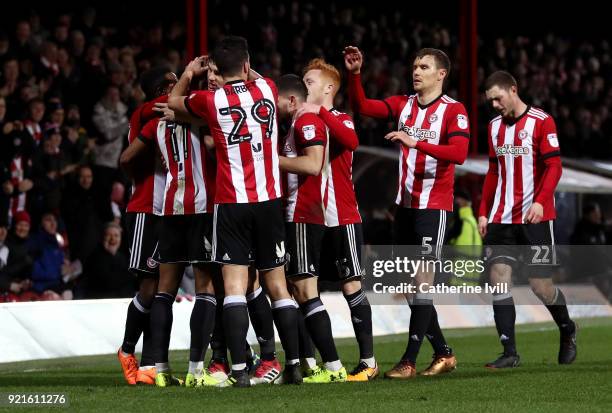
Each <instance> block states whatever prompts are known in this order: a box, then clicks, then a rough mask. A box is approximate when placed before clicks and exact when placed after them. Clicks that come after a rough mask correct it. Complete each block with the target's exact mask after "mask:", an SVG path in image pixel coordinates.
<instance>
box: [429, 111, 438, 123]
mask: <svg viewBox="0 0 612 413" xmlns="http://www.w3.org/2000/svg"><path fill="white" fill-rule="evenodd" d="M437 120H438V115H436V114H435V113H432V114H431V115H429V123H435V122H436V121H437Z"/></svg>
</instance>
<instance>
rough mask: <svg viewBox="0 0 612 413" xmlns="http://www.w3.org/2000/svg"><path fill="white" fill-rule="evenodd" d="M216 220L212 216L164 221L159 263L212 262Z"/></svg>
mask: <svg viewBox="0 0 612 413" xmlns="http://www.w3.org/2000/svg"><path fill="white" fill-rule="evenodd" d="M212 219H213V217H212V214H191V215H165V216H163V217H161V220H160V221H161V222H160V226H159V248H158V254H157V260H158V261H159V262H160V263H162V264H174V263H185V264H198V263H206V262H210V261H211V251H212V241H211V240H212Z"/></svg>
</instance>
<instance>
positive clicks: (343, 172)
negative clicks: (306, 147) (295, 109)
mask: <svg viewBox="0 0 612 413" xmlns="http://www.w3.org/2000/svg"><path fill="white" fill-rule="evenodd" d="M320 116H321V117H322V118H323V120H325V123H326V125H328V126H332V127H330V135H331V138H330V140H329V156H328V157H327V164H326V170H327V171H326V174H327V190H326V192H325V222H326V225H327V226H328V227H336V226H339V225H349V224H356V223H360V222H361V215H360V214H359V207H358V206H357V197H356V196H355V188H354V186H353V151H354V149H355V148H356V147H357V146H358V145H359V140H358V138H357V135H356V134H355V125H354V123H353V118H351V117H350V116H349V115H347V114H346V113H343V112H340V111H338V110H336V109H333V108H332V109H331V110H329V111H327V110H325V109H324V108H321V112H320ZM328 117H329V118H328ZM334 118H335V119H334ZM334 121H336V122H335V123H336V124H338V123H340V125H339V126H338V127H333V124H332V122H334ZM347 145H348V146H347Z"/></svg>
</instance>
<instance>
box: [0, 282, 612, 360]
mask: <svg viewBox="0 0 612 413" xmlns="http://www.w3.org/2000/svg"><path fill="white" fill-rule="evenodd" d="M562 290H563V292H564V294H565V296H566V298H567V301H568V304H569V312H570V315H571V316H572V317H575V318H585V317H611V316H612V307H611V306H610V305H609V304H608V302H607V301H606V299H605V298H604V297H603V296H601V294H600V293H599V292H598V291H597V289H596V288H595V287H593V286H583V285H571V286H563V287H562ZM513 294H514V296H515V297H520V296H524V297H523V298H524V299H525V301H521V302H532V303H533V304H528V305H520V306H517V314H516V320H517V323H518V324H524V323H534V322H542V321H550V315H549V313H548V311H547V309H546V308H545V307H544V306H542V305H538V304H537V299H535V297H533V294H532V293H531V291H530V290H529V288H528V287H515V288H514V289H513ZM594 296H598V297H600V299H599V300H598V302H596V303H593V300H592V297H594ZM526 297H527V298H526ZM581 297H589V303H590V304H587V305H585V304H575V303H580V302H584V301H582V300H581ZM321 298H322V300H323V302H324V303H325V306H326V307H327V310H328V312H329V315H330V318H331V322H332V329H333V331H334V336H335V337H352V336H353V327H352V324H351V319H350V313H349V309H348V306H347V305H346V301H345V299H344V297H343V296H342V294H340V293H323V294H322V295H321ZM372 298H373V297H372ZM527 300H530V301H527ZM371 301H372V300H371ZM129 302H130V300H129V299H112V300H81V301H45V302H28V303H2V304H0V325H1V326H2V334H0V349H2V351H1V352H0V363H5V362H14V361H24V360H36V359H49V358H56V357H71V356H84V355H96V354H110V353H114V352H116V351H117V349H118V348H119V346H120V344H121V342H122V340H123V330H124V323H125V316H126V309H127V306H128V304H129ZM446 302H448V301H446ZM398 303H399V302H398ZM572 303H574V304H572ZM192 306H193V303H192V302H189V301H186V300H184V301H182V302H180V303H175V305H174V325H173V328H172V339H171V341H170V348H171V349H173V350H179V349H188V348H189V339H190V332H189V316H190V314H191V309H192ZM437 309H438V316H439V319H440V324H441V326H442V327H443V328H463V327H483V326H492V325H494V324H493V311H492V308H491V306H490V305H461V304H458V303H456V304H445V305H440V306H438V307H437ZM372 318H373V328H374V335H376V336H381V335H388V334H398V333H405V332H407V329H408V322H409V319H410V309H409V308H408V306H405V305H373V306H372ZM276 337H277V339H278V335H277V336H276ZM248 339H249V342H251V343H256V342H257V341H256V337H255V334H254V333H253V331H252V329H250V330H249V336H248ZM140 346H141V343H139V344H138V346H137V350H138V351H140Z"/></svg>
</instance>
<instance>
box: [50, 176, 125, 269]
mask: <svg viewBox="0 0 612 413" xmlns="http://www.w3.org/2000/svg"><path fill="white" fill-rule="evenodd" d="M104 193H105V192H104V191H101V190H100V188H98V187H97V185H95V182H94V174H93V171H92V169H91V168H90V167H89V166H81V167H80V168H79V171H78V182H77V183H76V184H75V185H73V186H70V187H69V188H68V190H67V191H66V193H65V196H64V200H63V204H62V216H63V217H64V222H65V223H66V230H67V232H68V238H69V239H70V256H71V258H72V259H73V260H80V261H81V262H82V263H85V262H86V260H87V258H88V257H89V255H90V254H91V253H92V251H93V250H94V249H95V248H96V245H97V244H98V242H99V240H100V239H101V237H102V231H103V228H104V223H105V222H108V221H110V220H112V219H113V214H112V211H111V205H110V200H108V199H105V198H104V196H103V194H104Z"/></svg>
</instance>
